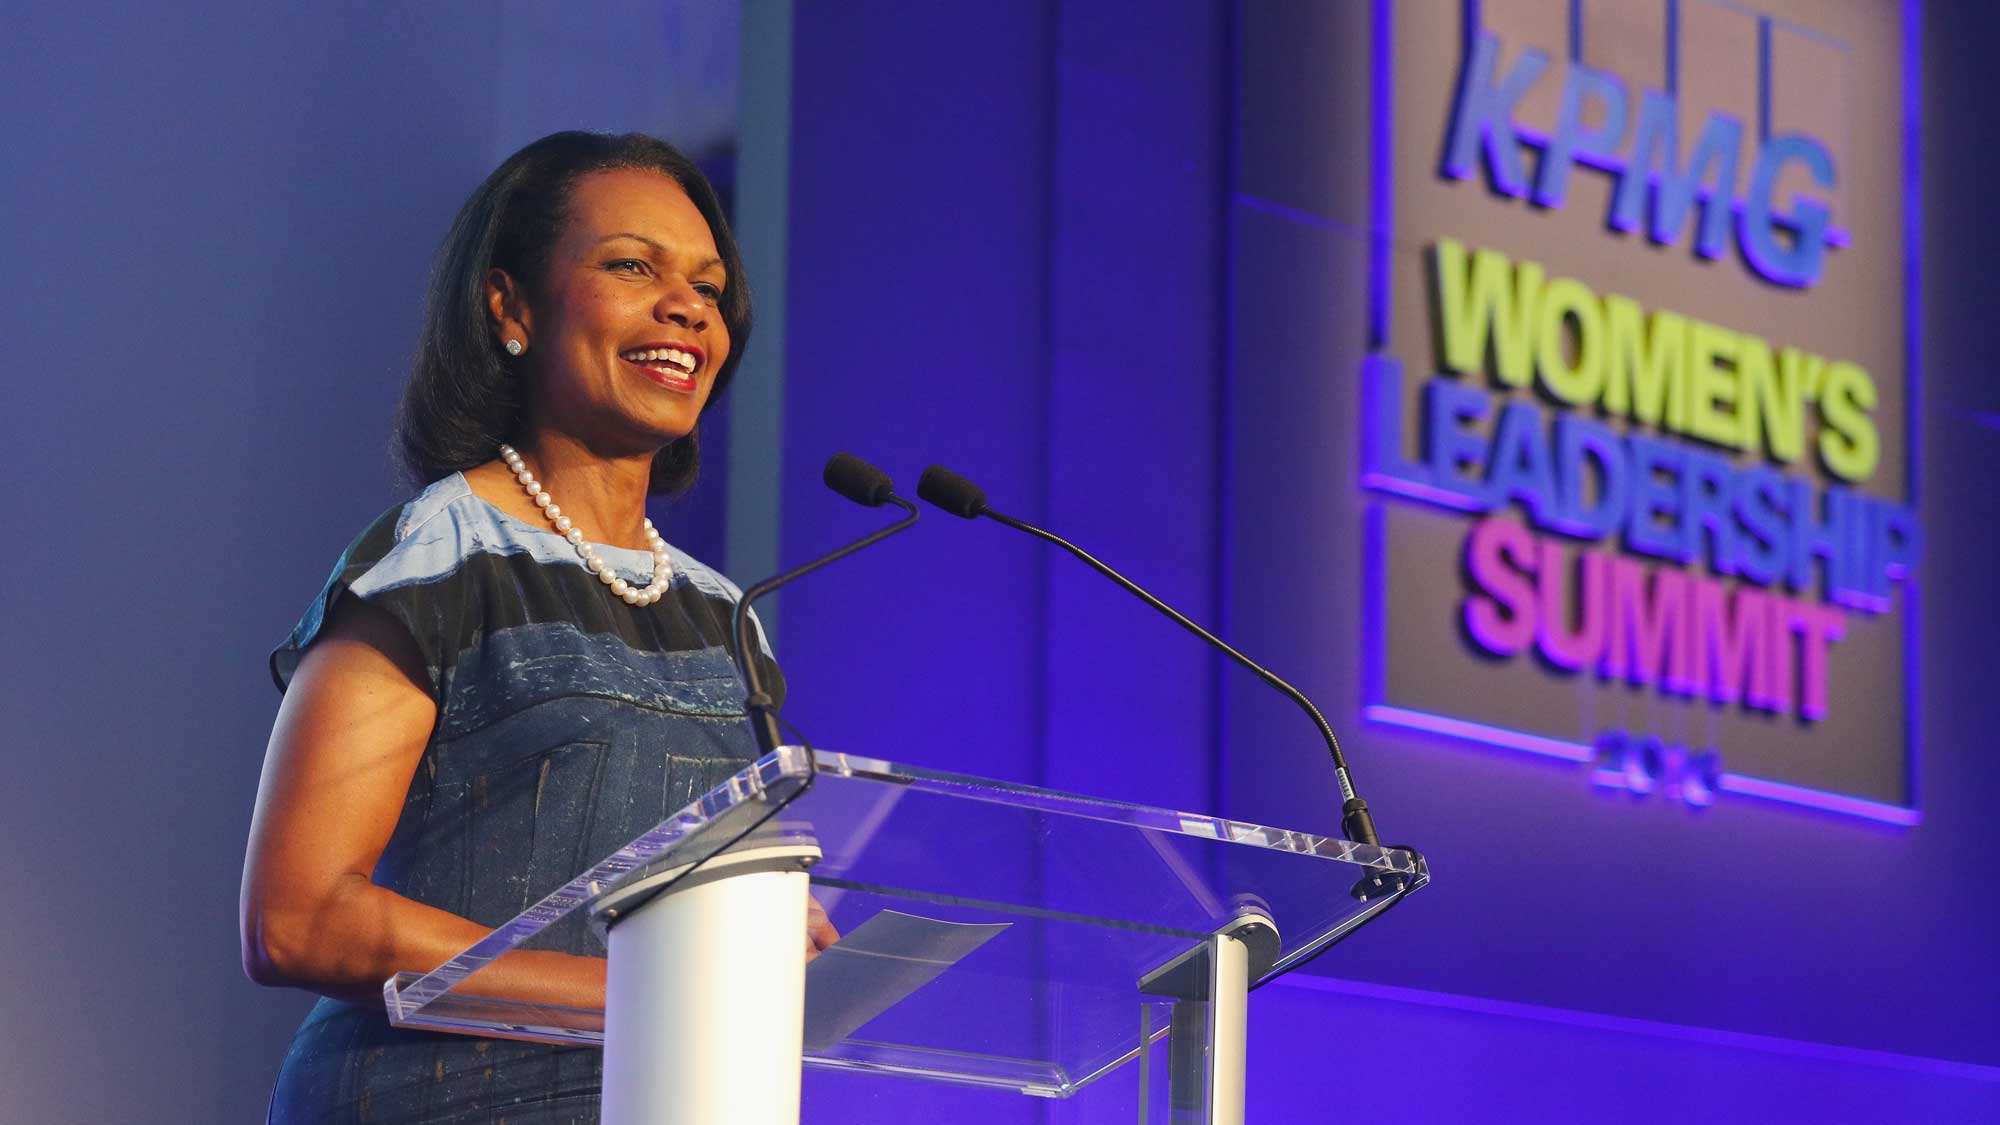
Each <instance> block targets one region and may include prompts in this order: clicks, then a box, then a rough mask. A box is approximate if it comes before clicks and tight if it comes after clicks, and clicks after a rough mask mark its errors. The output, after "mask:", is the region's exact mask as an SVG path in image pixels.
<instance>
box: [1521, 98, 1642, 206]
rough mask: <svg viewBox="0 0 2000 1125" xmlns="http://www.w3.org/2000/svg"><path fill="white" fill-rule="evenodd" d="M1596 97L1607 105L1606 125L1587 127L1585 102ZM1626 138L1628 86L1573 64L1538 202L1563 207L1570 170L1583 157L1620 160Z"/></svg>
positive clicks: (1540, 172) (1545, 153) (1545, 155)
mask: <svg viewBox="0 0 2000 1125" xmlns="http://www.w3.org/2000/svg"><path fill="white" fill-rule="evenodd" d="M1593 99H1594V100H1595V101H1596V102H1597V103H1598V104H1599V105H1601V106H1603V107H1604V124H1603V125H1602V126H1600V127H1599V128H1596V129H1587V128H1585V127H1584V124H1583V107H1584V103H1585V102H1587V101H1590V100H1593ZM1624 140H1625V86H1624V84H1623V83H1621V82H1619V81H1618V79H1616V78H1614V77H1612V76H1611V75H1609V74H1606V73H1604V72H1603V71H1599V70H1592V69H1590V68H1589V67H1587V66H1571V67H1570V68H1569V74H1568V75H1567V76H1565V78H1564V79H1563V96H1562V110H1561V112H1560V113H1559V114H1558V115H1557V116H1556V134H1555V136H1553V137H1550V138H1549V144H1548V147H1547V148H1544V149H1543V150H1542V162H1541V165H1540V167H1539V168H1538V169H1537V171H1536V176H1535V202H1536V203H1539V204H1541V205H1542V206H1544V207H1561V206H1562V205H1563V201H1564V200H1565V199H1567V198H1568V196H1569V169H1570V165H1572V164H1574V163H1575V162H1576V158H1577V157H1579V156H1586V157H1594V158H1595V159H1597V160H1599V161H1611V160H1616V159H1617V157H1618V146H1619V145H1620V144H1621V143H1623V142H1624Z"/></svg>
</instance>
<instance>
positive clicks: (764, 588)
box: [729, 496, 917, 754]
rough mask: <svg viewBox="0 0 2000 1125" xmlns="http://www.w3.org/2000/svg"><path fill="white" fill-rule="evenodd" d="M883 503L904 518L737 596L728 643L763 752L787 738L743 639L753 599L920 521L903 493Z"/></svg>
mask: <svg viewBox="0 0 2000 1125" xmlns="http://www.w3.org/2000/svg"><path fill="white" fill-rule="evenodd" d="M884 503H888V504H893V505H895V506H896V507H898V508H901V509H902V510H903V512H904V515H903V518H902V519H899V520H897V521H896V522H895V523H892V524H890V525H889V526H887V527H885V528H883V529H881V530H880V531H877V532H874V533H873V534H870V535H866V536H863V537H862V538H860V539H856V540H855V541H854V542H852V543H849V544H848V545H847V546H845V547H842V548H841V549H839V550H838V551H834V552H833V553H831V554H827V555H821V556H820V557H819V558H816V559H814V560H813V561H811V562H809V563H807V564H805V565H804V566H801V567H797V568H795V569H793V570H788V571H786V572H785V573H783V574H777V575H773V576H771V577H769V578H766V579H764V580H763V581H762V582H759V583H757V584H756V585H755V586H752V587H750V588H749V589H748V590H745V591H743V596H742V597H740V598H738V599H737V600H736V611H735V612H734V613H732V614H730V616H729V647H730V649H731V651H732V652H733V653H734V654H735V655H736V658H737V660H738V661H739V669H740V671H741V672H742V673H743V686H744V688H745V689H747V692H748V695H747V698H745V699H744V701H743V706H744V709H745V710H746V711H748V712H749V713H750V729H751V731H752V732H753V733H755V734H756V736H757V747H758V750H759V751H760V752H761V753H765V754H769V753H770V752H771V751H773V750H776V749H777V748H778V744H779V743H781V742H782V741H784V735H783V733H782V732H780V731H779V730H778V716H777V711H776V708H775V707H774V706H773V704H772V701H771V697H770V696H769V695H768V694H766V693H765V691H764V677H763V675H762V673H760V672H758V670H757V661H756V659H755V658H754V657H753V656H752V655H751V653H750V649H749V648H748V647H747V646H745V645H744V643H743V637H744V634H745V633H746V632H747V631H748V628H747V626H748V624H749V620H750V603H752V602H754V601H756V600H757V599H758V598H761V597H763V596H764V595H765V594H768V593H770V592H771V591H772V590H775V589H777V588H778V587H780V586H783V585H784V584H785V583H787V582H790V581H791V580H792V579H794V578H801V577H804V576H805V575H808V574H811V573H812V572H813V571H815V570H818V569H819V568H820V567H823V566H825V565H826V564H828V563H830V562H838V561H839V560H841V559H844V558H846V557H847V556H849V555H851V554H853V553H854V552H856V551H859V550H861V549H862V548H863V547H869V546H873V545H874V544H876V543H880V542H881V541H882V540H884V539H887V538H888V537H890V536H891V535H894V534H896V533H897V532H899V531H901V530H903V529H904V528H906V527H908V526H910V525H911V524H913V523H915V522H917V506H916V505H915V504H912V503H910V502H909V501H908V500H905V499H903V498H902V497H900V496H889V497H886V498H885V499H884Z"/></svg>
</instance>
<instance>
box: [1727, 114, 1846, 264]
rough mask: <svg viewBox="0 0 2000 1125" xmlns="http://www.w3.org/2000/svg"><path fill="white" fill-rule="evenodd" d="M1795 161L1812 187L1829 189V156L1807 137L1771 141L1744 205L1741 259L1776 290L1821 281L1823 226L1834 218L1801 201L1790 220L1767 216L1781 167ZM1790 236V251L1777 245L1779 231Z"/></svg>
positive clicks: (1822, 206)
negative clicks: (1777, 286) (1807, 174)
mask: <svg viewBox="0 0 2000 1125" xmlns="http://www.w3.org/2000/svg"><path fill="white" fill-rule="evenodd" d="M1795 160H1796V161H1798V162H1800V163H1802V164H1804V165H1805V166H1806V171H1808V172H1811V173H1812V178H1813V182H1814V183H1816V184H1818V185H1819V186H1820V187H1823V188H1831V187H1832V186H1833V157H1832V156H1830V155H1828V154H1827V151H1826V148H1825V147H1824V146H1822V145H1821V144H1820V143H1819V142H1818V141H1815V140H1813V139H1812V138H1811V137H1804V136H1800V135H1798V134H1797V133H1791V134H1787V135H1785V136H1782V137H1773V138H1771V140H1770V141H1768V142H1766V143H1765V145H1764V149H1763V151H1762V152H1760V153H1758V155H1757V168H1756V170H1755V171H1754V172H1752V173H1751V176H1750V195H1749V198H1748V199H1745V200H1744V201H1743V229H1742V232H1741V237H1742V239H1743V256H1744V257H1745V258H1748V259H1749V260H1750V264H1751V266H1753V267H1755V269H1756V270H1757V272H1758V273H1761V274H1763V275H1764V276H1765V277H1767V278H1770V279H1771V280H1772V281H1775V282H1777V283H1778V284H1780V285H1791V286H1805V285H1810V284H1812V283H1813V282H1814V281H1816V280H1818V279H1819V271H1820V268H1821V265H1822V263H1821V259H1822V258H1823V257H1825V255H1826V227H1827V223H1828V221H1829V220H1830V219H1831V218H1832V216H1831V214H1830V213H1829V212H1828V211H1827V208H1826V204H1824V203H1821V202H1819V201H1818V200H1813V199H1800V200H1798V201H1797V202H1796V203H1794V204H1793V205H1792V213H1791V214H1790V215H1773V214H1771V193H1772V192H1773V191H1774V190H1776V188H1777V184H1778V174H1779V173H1780V172H1782V171H1784V168H1785V165H1786V164H1787V163H1790V162H1791V161H1795ZM1780 226H1784V227H1788V228H1790V229H1791V232H1792V244H1791V246H1789V247H1785V246H1781V245H1779V243H1778V238H1777V228H1778V227H1780Z"/></svg>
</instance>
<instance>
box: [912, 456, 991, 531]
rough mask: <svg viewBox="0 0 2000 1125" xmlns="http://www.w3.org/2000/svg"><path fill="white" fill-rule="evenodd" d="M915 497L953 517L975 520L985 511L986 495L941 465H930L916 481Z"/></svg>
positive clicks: (977, 487) (976, 486)
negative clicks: (926, 501) (928, 502)
mask: <svg viewBox="0 0 2000 1125" xmlns="http://www.w3.org/2000/svg"><path fill="white" fill-rule="evenodd" d="M917 495H918V496H920V497H922V498H923V499H925V500H928V501H930V502H931V503H933V504H936V505H937V506H938V507H940V508H943V509H944V510H945V511H947V512H950V513H951V514H952V515H954V516H963V517H965V518H966V519H976V518H977V517H978V516H979V514H980V513H981V512H984V511H985V510H986V493H985V492H983V491H981V490H980V487H979V486H978V485H976V484H974V483H972V482H971V481H969V480H966V479H965V478H964V477H962V476H959V475H958V474H957V473H954V472H952V471H951V470H950V469H947V468H945V467H944V466H943V465H932V466H931V467H930V468H928V469H925V470H924V475H923V476H922V477H921V478H920V479H918V481H917Z"/></svg>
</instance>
